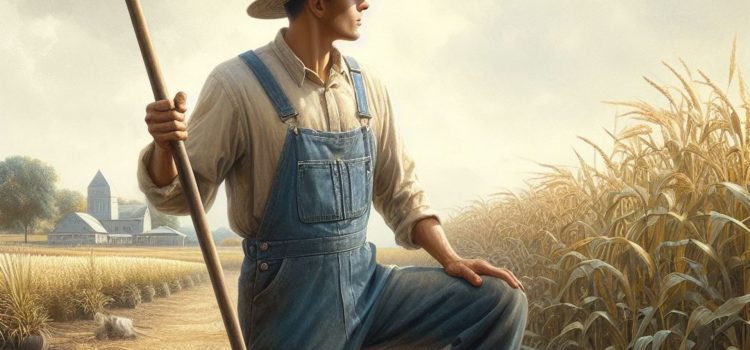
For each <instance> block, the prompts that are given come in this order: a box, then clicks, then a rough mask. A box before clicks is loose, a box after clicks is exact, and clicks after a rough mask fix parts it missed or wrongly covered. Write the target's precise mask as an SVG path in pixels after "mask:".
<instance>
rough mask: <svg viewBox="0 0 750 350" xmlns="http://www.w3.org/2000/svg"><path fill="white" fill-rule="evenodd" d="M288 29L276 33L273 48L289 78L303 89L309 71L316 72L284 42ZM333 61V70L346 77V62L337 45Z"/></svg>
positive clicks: (333, 51)
mask: <svg viewBox="0 0 750 350" xmlns="http://www.w3.org/2000/svg"><path fill="white" fill-rule="evenodd" d="M288 29H289V28H288V27H282V28H280V29H279V31H278V32H276V38H274V40H273V41H272V42H271V47H272V48H273V51H274V52H276V55H277V56H278V57H279V59H280V60H281V64H282V65H283V66H284V68H286V71H287V72H288V73H289V76H291V77H292V80H293V81H294V82H295V83H297V85H299V86H300V87H302V84H303V83H304V82H305V75H306V73H307V72H308V71H309V72H310V73H314V72H313V71H312V70H311V69H310V68H307V67H305V64H304V63H302V60H300V59H299V57H297V55H296V54H295V53H294V51H292V48H290V47H289V44H287V43H286V41H285V40H284V33H286V31H287V30H288ZM331 59H332V60H333V70H335V71H337V72H339V73H341V74H342V75H344V74H345V73H346V69H345V68H344V64H343V63H344V62H343V59H342V56H341V52H340V51H339V49H338V48H337V47H336V46H335V45H334V46H333V50H332V51H331Z"/></svg>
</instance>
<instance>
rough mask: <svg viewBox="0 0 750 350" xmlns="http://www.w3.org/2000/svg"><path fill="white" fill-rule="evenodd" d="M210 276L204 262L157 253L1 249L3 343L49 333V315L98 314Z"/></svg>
mask: <svg viewBox="0 0 750 350" xmlns="http://www.w3.org/2000/svg"><path fill="white" fill-rule="evenodd" d="M207 279H208V275H207V273H206V271H205V266H204V265H203V264H199V263H191V262H184V261H174V260H164V259H157V258H130V257H111V256H108V257H101V256H94V255H93V253H92V254H90V255H89V256H88V257H86V256H40V255H30V254H7V253H4V254H0V347H4V346H7V345H11V346H17V345H18V344H20V343H21V342H22V341H23V340H24V339H25V338H26V337H28V336H30V335H43V336H47V337H49V328H48V325H49V322H50V321H53V320H54V321H66V320H74V319H93V317H94V315H95V314H96V313H97V312H101V311H104V308H105V307H114V306H116V307H130V308H133V307H136V306H138V305H139V304H140V303H142V302H149V301H151V300H153V298H154V297H156V296H159V297H166V296H169V295H170V294H171V293H175V292H177V291H179V290H181V289H183V288H189V287H191V286H193V285H194V284H195V283H200V282H202V281H205V280H207Z"/></svg>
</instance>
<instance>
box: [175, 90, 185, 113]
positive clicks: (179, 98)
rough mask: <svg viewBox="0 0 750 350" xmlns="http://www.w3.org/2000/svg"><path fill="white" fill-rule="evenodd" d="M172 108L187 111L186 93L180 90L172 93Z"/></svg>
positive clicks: (181, 111)
mask: <svg viewBox="0 0 750 350" xmlns="http://www.w3.org/2000/svg"><path fill="white" fill-rule="evenodd" d="M174 108H175V109H176V110H177V111H178V112H180V113H185V112H186V111H187V94H185V93H184V92H182V91H180V92H178V93H177V95H174Z"/></svg>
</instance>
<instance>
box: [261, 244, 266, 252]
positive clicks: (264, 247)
mask: <svg viewBox="0 0 750 350" xmlns="http://www.w3.org/2000/svg"><path fill="white" fill-rule="evenodd" d="M260 250H261V251H264V252H265V251H266V250H268V243H267V242H262V243H261V244H260Z"/></svg>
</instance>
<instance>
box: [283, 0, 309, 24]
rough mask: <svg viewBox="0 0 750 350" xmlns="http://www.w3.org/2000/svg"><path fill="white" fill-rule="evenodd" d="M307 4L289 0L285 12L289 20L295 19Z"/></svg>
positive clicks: (301, 0)
mask: <svg viewBox="0 0 750 350" xmlns="http://www.w3.org/2000/svg"><path fill="white" fill-rule="evenodd" d="M305 2H307V0H289V1H287V2H286V3H285V4H284V10H285V11H286V16H287V18H289V19H290V20H291V19H294V18H295V17H297V16H298V15H299V14H300V13H301V12H302V9H304V8H305Z"/></svg>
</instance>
